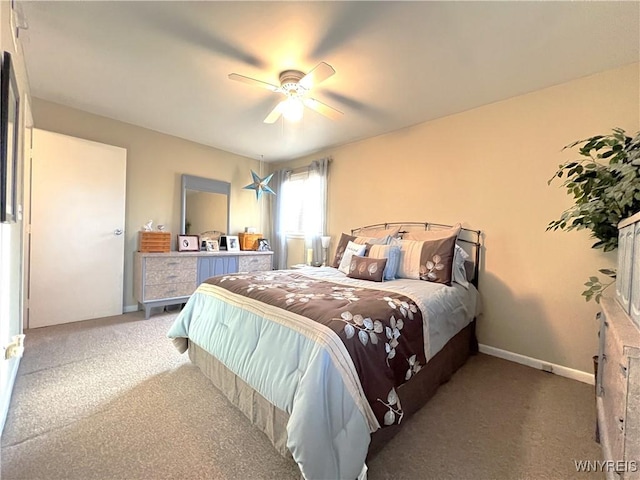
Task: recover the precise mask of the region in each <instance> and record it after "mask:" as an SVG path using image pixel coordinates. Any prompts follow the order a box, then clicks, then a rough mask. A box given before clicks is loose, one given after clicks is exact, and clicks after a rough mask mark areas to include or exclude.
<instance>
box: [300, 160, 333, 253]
mask: <svg viewBox="0 0 640 480" xmlns="http://www.w3.org/2000/svg"><path fill="white" fill-rule="evenodd" d="M328 169H329V159H328V158H323V159H320V160H315V161H313V162H311V165H310V166H309V179H308V182H309V187H310V188H309V192H310V193H311V192H313V193H312V195H313V196H314V197H315V198H313V199H312V201H311V202H309V204H310V205H309V206H310V208H311V209H313V210H314V211H313V213H312V212H309V213H310V215H309V217H308V218H310V219H312V222H313V223H314V224H310V225H305V227H306V228H305V238H306V243H307V244H308V245H310V248H312V249H313V261H314V262H321V261H322V242H321V240H320V237H322V236H323V235H326V233H327V172H328ZM313 200H315V201H313ZM306 213H307V212H305V214H306Z"/></svg>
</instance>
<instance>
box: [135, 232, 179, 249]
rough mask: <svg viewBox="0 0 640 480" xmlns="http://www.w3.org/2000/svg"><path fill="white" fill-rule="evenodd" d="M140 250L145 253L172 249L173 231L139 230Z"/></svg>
mask: <svg viewBox="0 0 640 480" xmlns="http://www.w3.org/2000/svg"><path fill="white" fill-rule="evenodd" d="M138 251H139V252H144V253H167V252H170V251H171V233H169V232H139V236H138Z"/></svg>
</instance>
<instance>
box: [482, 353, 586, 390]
mask: <svg viewBox="0 0 640 480" xmlns="http://www.w3.org/2000/svg"><path fill="white" fill-rule="evenodd" d="M479 349H480V352H481V353H486V354H487V355H491V356H492V357H498V358H503V359H504V360H509V361H511V362H515V363H520V364H521V365H526V366H528V367H533V368H537V369H538V370H543V371H545V372H549V373H555V374H556V375H560V376H561V377H566V378H570V379H572V380H577V381H579V382H583V383H588V384H589V385H593V384H595V379H594V376H593V372H591V373H588V372H583V371H581V370H574V369H573V368H569V367H563V366H562V365H556V364H555V363H549V362H545V361H543V360H538V359H537V358H531V357H527V356H525V355H520V354H519V353H513V352H509V351H507V350H501V349H499V348H495V347H490V346H489V345H483V344H480V345H479Z"/></svg>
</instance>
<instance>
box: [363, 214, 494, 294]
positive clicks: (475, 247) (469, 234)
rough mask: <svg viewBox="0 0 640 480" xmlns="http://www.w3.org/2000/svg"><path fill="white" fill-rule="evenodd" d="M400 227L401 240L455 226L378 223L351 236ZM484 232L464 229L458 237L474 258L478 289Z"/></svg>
mask: <svg viewBox="0 0 640 480" xmlns="http://www.w3.org/2000/svg"><path fill="white" fill-rule="evenodd" d="M395 227H400V231H399V232H398V235H399V236H400V238H402V236H403V235H404V234H405V233H409V232H418V231H426V230H442V229H445V228H451V227H453V225H445V224H443V223H431V222H389V223H376V224H373V225H367V226H365V227H359V228H354V229H353V230H351V235H358V234H361V233H362V234H364V232H366V231H367V230H373V229H387V228H395ZM481 240H482V231H480V230H472V229H470V228H464V227H462V228H461V229H460V234H459V235H458V242H459V243H462V244H463V245H461V246H466V247H467V248H465V250H470V251H467V253H469V255H470V258H473V259H474V260H473V279H472V280H471V283H472V284H473V285H474V286H475V287H476V288H478V272H479V271H480V252H481V250H482V242H481Z"/></svg>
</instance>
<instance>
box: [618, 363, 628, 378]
mask: <svg viewBox="0 0 640 480" xmlns="http://www.w3.org/2000/svg"><path fill="white" fill-rule="evenodd" d="M620 371H621V373H622V376H623V377H624V378H627V367H625V366H624V365H622V364H620Z"/></svg>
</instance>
